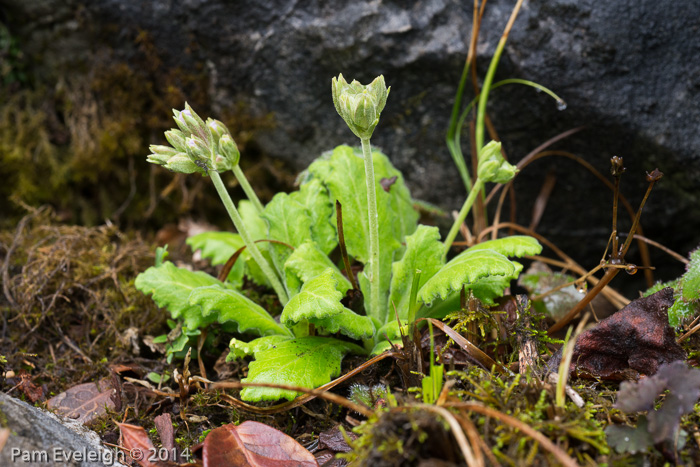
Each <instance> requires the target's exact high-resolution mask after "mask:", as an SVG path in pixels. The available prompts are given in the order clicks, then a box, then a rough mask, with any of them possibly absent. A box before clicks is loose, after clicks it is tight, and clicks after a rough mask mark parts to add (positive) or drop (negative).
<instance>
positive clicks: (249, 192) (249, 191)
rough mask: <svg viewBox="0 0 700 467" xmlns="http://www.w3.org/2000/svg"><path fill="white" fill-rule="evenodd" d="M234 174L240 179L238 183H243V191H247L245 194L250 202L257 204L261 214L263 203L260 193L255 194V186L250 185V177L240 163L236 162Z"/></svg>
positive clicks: (256, 207) (256, 206)
mask: <svg viewBox="0 0 700 467" xmlns="http://www.w3.org/2000/svg"><path fill="white" fill-rule="evenodd" d="M233 175H235V176H236V180H238V183H239V184H240V185H241V188H243V191H244V192H245V195H246V196H247V197H248V199H249V200H250V202H251V203H253V206H255V209H256V210H257V211H258V214H261V213H262V211H263V205H262V203H261V202H260V199H259V198H258V195H256V194H255V191H254V190H253V187H252V186H250V183H248V179H247V178H246V176H245V174H244V173H243V171H242V170H241V167H240V165H238V164H236V165H234V166H233Z"/></svg>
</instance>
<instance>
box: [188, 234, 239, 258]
mask: <svg viewBox="0 0 700 467" xmlns="http://www.w3.org/2000/svg"><path fill="white" fill-rule="evenodd" d="M186 243H187V244H188V245H189V246H190V247H191V248H192V250H193V251H196V250H202V257H203V258H207V259H209V260H211V264H213V265H214V266H217V265H219V264H226V261H228V259H229V258H230V257H231V256H232V255H233V254H234V253H235V252H236V251H237V250H238V249H239V248H241V247H243V246H245V243H244V242H243V239H242V238H241V236H240V235H238V234H237V233H233V232H204V233H201V234H197V235H193V236H191V237H190V238H188V239H187V241H186Z"/></svg>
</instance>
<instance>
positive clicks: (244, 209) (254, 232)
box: [238, 200, 271, 287]
mask: <svg viewBox="0 0 700 467" xmlns="http://www.w3.org/2000/svg"><path fill="white" fill-rule="evenodd" d="M238 213H239V214H240V215H241V218H242V219H243V225H245V227H246V230H247V231H248V235H250V238H251V239H252V240H253V241H257V240H263V239H266V238H267V223H266V222H265V219H263V218H262V217H261V216H260V214H258V210H257V209H256V208H255V206H254V205H253V203H251V202H250V201H248V200H242V201H241V202H240V203H238ZM258 247H259V248H260V243H258ZM260 252H261V253H262V255H263V256H264V257H265V259H266V260H267V261H268V262H269V261H270V260H271V258H270V254H269V252H268V249H267V248H260ZM240 259H242V260H243V261H245V263H246V275H247V276H249V277H250V278H251V279H253V281H254V282H255V283H256V284H259V285H265V286H268V287H269V286H270V282H269V281H268V280H267V276H265V274H264V273H263V272H262V269H260V266H258V264H257V263H256V262H255V261H254V260H253V258H252V257H251V256H250V253H249V252H248V249H247V248H246V249H245V250H244V251H243V253H242V254H241V258H240Z"/></svg>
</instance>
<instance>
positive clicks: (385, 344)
mask: <svg viewBox="0 0 700 467" xmlns="http://www.w3.org/2000/svg"><path fill="white" fill-rule="evenodd" d="M391 344H394V345H395V346H396V347H399V348H402V347H403V341H402V340H401V339H392V340H390V341H379V342H377V344H376V345H375V346H374V348H373V349H372V351H371V352H370V353H369V354H370V355H379V354H383V353H384V352H386V351H387V350H391V348H392V347H391Z"/></svg>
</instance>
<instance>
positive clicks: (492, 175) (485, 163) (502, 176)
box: [477, 141, 518, 183]
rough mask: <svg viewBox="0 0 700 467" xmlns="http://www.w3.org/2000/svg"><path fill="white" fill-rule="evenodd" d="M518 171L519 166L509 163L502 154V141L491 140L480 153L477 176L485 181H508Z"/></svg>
mask: <svg viewBox="0 0 700 467" xmlns="http://www.w3.org/2000/svg"><path fill="white" fill-rule="evenodd" d="M516 173H518V169H517V167H515V166H514V165H511V164H509V163H508V162H507V161H506V160H505V159H504V158H503V154H501V143H500V142H496V141H491V142H490V143H489V144H487V145H486V146H484V147H483V148H482V149H481V152H480V153H479V165H478V167H477V176H478V177H479V178H480V179H481V181H483V182H484V183H487V182H493V183H508V182H509V181H511V180H513V177H515V174H516Z"/></svg>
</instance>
